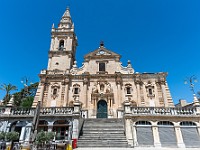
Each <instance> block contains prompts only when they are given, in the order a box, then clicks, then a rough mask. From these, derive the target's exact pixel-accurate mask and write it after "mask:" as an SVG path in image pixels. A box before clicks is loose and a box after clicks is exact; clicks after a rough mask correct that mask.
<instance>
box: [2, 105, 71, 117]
mask: <svg viewBox="0 0 200 150" xmlns="http://www.w3.org/2000/svg"><path fill="white" fill-rule="evenodd" d="M35 110H36V109H35V108H20V107H19V108H11V109H10V111H9V112H8V111H6V107H4V108H0V115H1V116H2V117H3V116H5V117H7V116H8V115H9V116H30V117H33V116H34V114H35ZM73 112H74V108H73V107H43V108H40V115H41V116H42V115H45V116H48V115H49V116H52V115H72V114H73Z"/></svg>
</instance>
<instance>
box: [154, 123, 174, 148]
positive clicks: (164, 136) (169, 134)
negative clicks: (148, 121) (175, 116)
mask: <svg viewBox="0 0 200 150" xmlns="http://www.w3.org/2000/svg"><path fill="white" fill-rule="evenodd" d="M158 132H159V137H160V143H161V145H162V147H169V146H171V147H177V140H176V133H175V129H174V124H173V123H172V122H170V121H159V122H158Z"/></svg>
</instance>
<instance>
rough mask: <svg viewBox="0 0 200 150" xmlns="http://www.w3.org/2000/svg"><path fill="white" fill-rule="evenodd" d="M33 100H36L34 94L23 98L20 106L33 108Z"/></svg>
mask: <svg viewBox="0 0 200 150" xmlns="http://www.w3.org/2000/svg"><path fill="white" fill-rule="evenodd" d="M33 100H34V97H33V96H29V97H25V98H23V99H22V102H21V104H20V106H21V107H23V108H31V106H32V104H33Z"/></svg>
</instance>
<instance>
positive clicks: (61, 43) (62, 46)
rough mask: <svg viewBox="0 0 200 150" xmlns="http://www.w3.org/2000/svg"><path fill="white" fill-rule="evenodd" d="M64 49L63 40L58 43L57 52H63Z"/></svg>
mask: <svg viewBox="0 0 200 150" xmlns="http://www.w3.org/2000/svg"><path fill="white" fill-rule="evenodd" d="M63 49H64V40H60V43H59V50H61V51H62V50H63Z"/></svg>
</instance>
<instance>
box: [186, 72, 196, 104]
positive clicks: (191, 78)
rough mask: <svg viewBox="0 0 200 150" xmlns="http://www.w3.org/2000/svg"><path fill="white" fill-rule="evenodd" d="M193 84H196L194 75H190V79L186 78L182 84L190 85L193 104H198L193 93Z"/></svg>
mask: <svg viewBox="0 0 200 150" xmlns="http://www.w3.org/2000/svg"><path fill="white" fill-rule="evenodd" d="M195 82H197V78H196V77H195V76H194V75H192V76H191V77H187V78H186V80H185V81H184V84H189V85H190V89H191V91H192V94H193V101H194V103H198V99H197V97H196V94H195V91H194V83H195Z"/></svg>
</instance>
